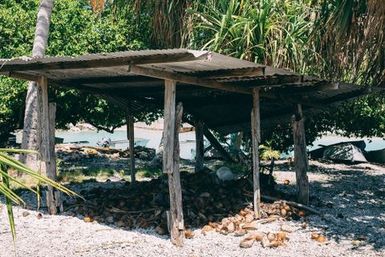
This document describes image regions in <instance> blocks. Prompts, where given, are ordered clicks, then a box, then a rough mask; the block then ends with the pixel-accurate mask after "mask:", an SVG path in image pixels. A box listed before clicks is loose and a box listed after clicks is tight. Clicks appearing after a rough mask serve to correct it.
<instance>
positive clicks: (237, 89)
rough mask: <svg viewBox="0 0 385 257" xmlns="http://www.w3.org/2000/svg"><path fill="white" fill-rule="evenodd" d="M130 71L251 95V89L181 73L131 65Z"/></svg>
mask: <svg viewBox="0 0 385 257" xmlns="http://www.w3.org/2000/svg"><path fill="white" fill-rule="evenodd" d="M129 71H130V72H131V73H134V74H136V75H142V76H148V77H153V78H159V79H166V80H175V81H178V82H181V83H186V84H192V85H197V86H201V87H208V88H214V89H219V90H224V91H229V92H234V93H240V94H250V93H251V91H250V89H248V88H244V87H240V86H236V85H232V84H225V83H221V82H217V81H215V80H210V79H204V78H199V77H194V76H188V75H184V74H181V73H176V72H171V71H166V70H160V69H156V68H152V67H144V66H139V65H131V66H130V69H129Z"/></svg>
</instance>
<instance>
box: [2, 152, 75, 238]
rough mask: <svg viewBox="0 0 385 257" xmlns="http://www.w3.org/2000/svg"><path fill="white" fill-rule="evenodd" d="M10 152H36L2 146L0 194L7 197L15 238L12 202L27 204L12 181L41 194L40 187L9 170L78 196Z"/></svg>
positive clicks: (9, 217)
mask: <svg viewBox="0 0 385 257" xmlns="http://www.w3.org/2000/svg"><path fill="white" fill-rule="evenodd" d="M10 153H14V154H23V153H29V154H31V153H32V154H33V153H36V152H35V151H31V150H20V149H5V148H0V178H1V183H0V194H3V195H4V197H5V204H6V206H7V214H8V219H9V224H10V228H11V233H12V237H13V239H14V240H15V238H16V228H15V219H14V215H13V210H12V204H17V205H25V202H24V200H23V199H22V198H21V197H20V196H19V195H18V194H17V193H16V192H15V191H14V190H13V189H12V187H11V182H13V183H15V184H16V185H18V186H20V187H22V188H26V189H27V190H29V191H31V192H33V193H35V194H36V196H37V198H38V199H40V194H39V190H38V189H34V188H32V187H30V186H29V185H27V184H25V183H23V182H21V181H20V179H19V178H15V177H13V176H11V175H10V174H9V172H8V171H9V170H10V169H12V170H15V171H18V172H20V173H23V174H25V175H28V176H30V177H32V178H33V179H35V180H37V181H38V182H39V183H43V184H46V185H48V186H52V187H53V188H55V189H57V190H60V191H62V192H63V193H65V194H67V195H70V196H78V195H77V194H76V193H75V192H73V191H71V190H69V189H68V188H66V187H65V186H63V185H61V184H59V183H57V182H55V181H53V180H52V179H49V178H47V177H46V176H43V175H41V174H40V173H39V172H38V171H34V170H32V169H30V168H28V167H27V166H25V165H24V164H23V163H21V162H20V161H18V160H16V159H15V158H14V157H12V156H11V155H10Z"/></svg>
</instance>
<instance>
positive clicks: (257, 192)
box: [251, 88, 261, 218]
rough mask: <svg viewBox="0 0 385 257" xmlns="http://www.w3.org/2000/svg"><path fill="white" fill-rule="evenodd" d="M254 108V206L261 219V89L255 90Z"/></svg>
mask: <svg viewBox="0 0 385 257" xmlns="http://www.w3.org/2000/svg"><path fill="white" fill-rule="evenodd" d="M252 95H253V108H252V111H251V139H252V152H253V191H254V197H253V205H254V215H255V218H260V217H261V188H260V183H259V143H260V142H261V129H260V127H261V125H260V124H261V121H260V107H259V89H258V88H253V90H252Z"/></svg>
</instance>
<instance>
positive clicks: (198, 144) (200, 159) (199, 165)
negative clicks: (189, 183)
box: [195, 121, 204, 172]
mask: <svg viewBox="0 0 385 257" xmlns="http://www.w3.org/2000/svg"><path fill="white" fill-rule="evenodd" d="M203 167H204V138H203V122H202V121H197V122H195V172H199V171H201V170H203Z"/></svg>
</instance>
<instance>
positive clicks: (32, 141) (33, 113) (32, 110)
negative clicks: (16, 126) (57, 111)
mask: <svg viewBox="0 0 385 257" xmlns="http://www.w3.org/2000/svg"><path fill="white" fill-rule="evenodd" d="M53 4H54V0H41V1H40V5H39V11H38V14H37V21H36V31H35V40H34V42H33V49H32V57H35V58H36V57H43V56H44V54H45V50H46V47H47V41H48V34H49V24H50V20H51V13H52V8H53ZM39 102H40V101H39V88H38V85H37V83H36V82H32V81H31V82H29V84H28V91H27V97H26V100H25V113H24V127H23V141H22V148H24V149H33V150H39V149H38V146H39V141H40V140H41V139H40V136H39V130H40V128H39V126H40V123H41V122H39V120H40V115H41V110H40V109H41V106H39ZM21 160H22V161H23V162H25V164H26V165H27V166H29V167H31V168H33V169H38V168H39V164H38V160H37V155H27V156H23V157H22V159H21Z"/></svg>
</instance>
